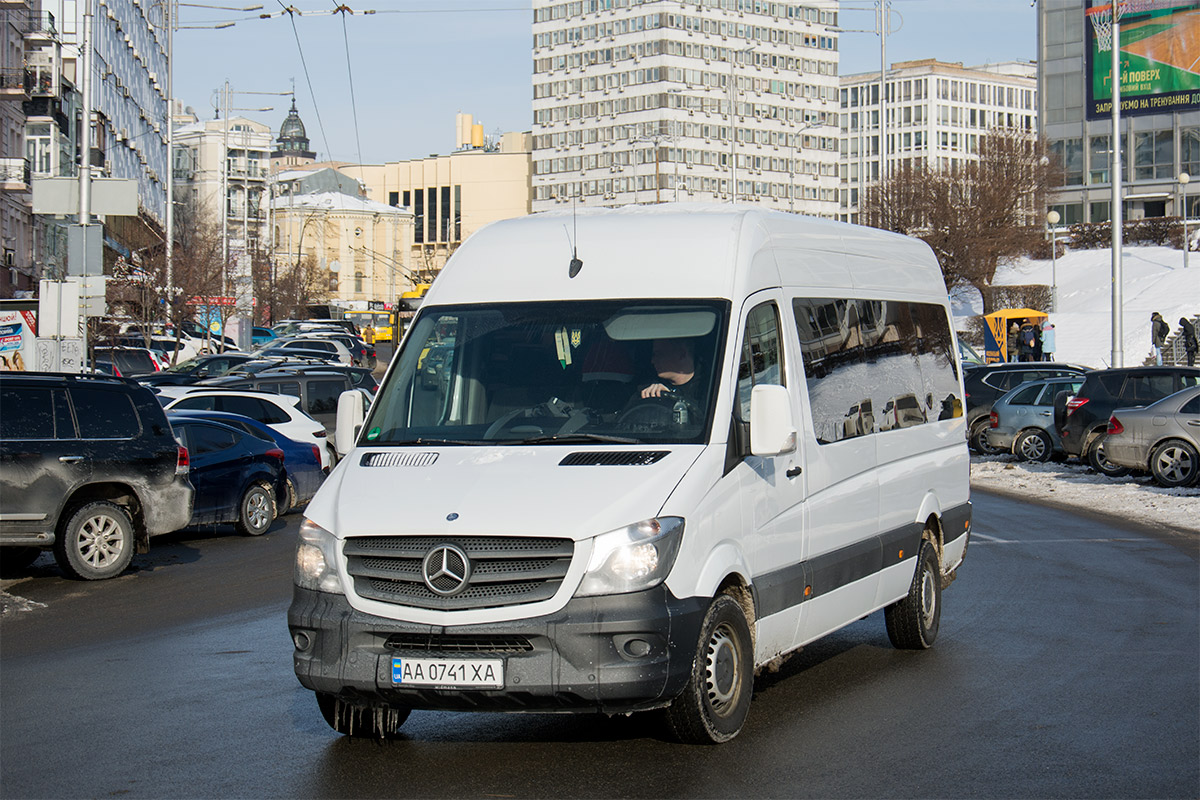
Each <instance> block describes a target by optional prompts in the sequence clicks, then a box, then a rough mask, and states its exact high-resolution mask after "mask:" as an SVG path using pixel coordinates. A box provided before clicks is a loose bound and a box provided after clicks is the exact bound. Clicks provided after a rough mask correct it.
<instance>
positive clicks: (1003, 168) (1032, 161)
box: [862, 129, 1058, 314]
mask: <svg viewBox="0 0 1200 800" xmlns="http://www.w3.org/2000/svg"><path fill="white" fill-rule="evenodd" d="M1057 169H1058V167H1057V165H1056V164H1054V163H1053V162H1052V161H1051V160H1050V159H1049V158H1048V157H1047V155H1046V148H1045V146H1044V143H1043V142H1042V141H1040V140H1038V139H1037V138H1036V137H1034V136H1033V135H1031V134H1027V133H1025V132H1022V131H1017V130H1011V129H993V130H992V131H990V132H989V133H988V134H986V135H984V136H982V137H980V140H979V160H978V161H967V162H965V163H963V164H962V165H961V166H959V167H957V168H952V169H932V168H926V167H920V166H918V167H903V168H901V169H899V170H897V171H896V172H895V173H894V174H893V175H892V176H891V177H889V178H888V179H887V180H885V181H882V182H881V183H879V184H876V185H875V186H872V187H869V188H868V189H867V190H866V192H865V193H864V198H863V205H862V213H863V221H864V222H865V223H866V224H867V225H872V226H874V227H878V228H886V229H888V230H893V231H897V232H899V233H904V234H909V235H912V236H917V237H919V238H921V239H923V240H924V241H925V242H926V243H928V244H929V246H930V247H931V248H933V251H934V253H936V254H937V257H938V260H939V261H940V262H941V265H942V272H943V274H944V275H945V277H946V285H947V286H948V287H950V288H956V287H960V286H972V287H974V288H975V289H976V290H977V291H978V292H979V294H980V297H982V299H983V311H984V313H985V314H987V313H990V312H991V311H993V310H994V309H993V305H994V303H993V296H992V281H993V279H994V278H995V276H996V268H997V266H999V264H1000V262H1001V261H1002V260H1004V259H1006V258H1012V257H1015V256H1018V255H1024V254H1027V253H1029V252H1030V251H1031V250H1032V249H1034V248H1035V247H1036V245H1037V244H1038V242H1039V241H1040V239H1041V237H1042V235H1043V232H1042V224H1041V220H1042V215H1043V213H1044V211H1045V202H1046V187H1047V186H1049V185H1051V181H1052V180H1053V179H1054V177H1055V175H1056V172H1057Z"/></svg>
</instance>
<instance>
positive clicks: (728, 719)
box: [667, 594, 754, 744]
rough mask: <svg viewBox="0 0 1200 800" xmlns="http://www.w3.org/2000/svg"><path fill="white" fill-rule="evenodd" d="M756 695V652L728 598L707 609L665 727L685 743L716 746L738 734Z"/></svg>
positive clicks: (736, 608) (736, 607)
mask: <svg viewBox="0 0 1200 800" xmlns="http://www.w3.org/2000/svg"><path fill="white" fill-rule="evenodd" d="M753 691H754V651H753V648H752V647H751V645H750V625H749V623H748V622H747V621H746V612H745V611H744V610H743V608H742V604H741V603H739V602H738V601H737V600H735V599H734V598H733V597H730V596H729V595H727V594H722V595H718V596H717V598H716V599H715V600H713V602H712V605H710V606H709V607H708V612H707V613H706V614H705V615H704V622H703V624H702V625H701V628H700V638H699V641H698V642H697V646H696V655H695V658H694V659H693V661H692V674H691V676H690V677H689V678H688V684H687V688H686V689H684V690H683V693H682V694H681V695H679V697H676V698H675V700H673V701H672V702H671V705H670V706H669V707H668V708H667V724H668V725H670V727H671V731H672V732H673V733H674V734H675V736H676V738H678V739H679V741H681V742H684V743H686V744H720V743H721V742H727V741H729V740H730V739H732V738H733V737H735V736H737V735H738V732H739V731H741V729H742V725H743V724H744V723H745V722H746V714H748V713H749V711H750V696H751V694H752V693H753Z"/></svg>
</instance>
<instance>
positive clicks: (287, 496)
mask: <svg viewBox="0 0 1200 800" xmlns="http://www.w3.org/2000/svg"><path fill="white" fill-rule="evenodd" d="M295 508H296V484H295V483H293V482H292V476H291V475H289V476H287V478H286V479H284V491H283V507H282V508H280V509H278V511H279V516H281V517H282V516H283V515H284V514H287V513H289V512H291V511H294V510H295Z"/></svg>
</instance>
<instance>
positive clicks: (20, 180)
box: [0, 158, 29, 192]
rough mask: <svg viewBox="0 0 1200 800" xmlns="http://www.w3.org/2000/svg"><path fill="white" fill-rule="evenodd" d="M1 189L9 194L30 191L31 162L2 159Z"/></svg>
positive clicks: (0, 169) (0, 159)
mask: <svg viewBox="0 0 1200 800" xmlns="http://www.w3.org/2000/svg"><path fill="white" fill-rule="evenodd" d="M0 189H3V190H4V191H7V192H27V191H29V160H28V159H24V158H0Z"/></svg>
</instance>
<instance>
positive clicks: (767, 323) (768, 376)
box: [738, 303, 786, 422]
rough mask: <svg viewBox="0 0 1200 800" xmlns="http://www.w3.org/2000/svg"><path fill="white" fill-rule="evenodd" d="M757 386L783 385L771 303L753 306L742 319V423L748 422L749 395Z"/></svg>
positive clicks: (775, 315)
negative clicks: (744, 318)
mask: <svg viewBox="0 0 1200 800" xmlns="http://www.w3.org/2000/svg"><path fill="white" fill-rule="evenodd" d="M759 384H773V385H775V386H784V385H786V384H785V383H784V377H783V361H782V358H781V356H780V352H779V310H778V309H777V308H776V307H775V304H774V303H763V304H762V305H760V306H756V307H755V308H754V309H752V310H751V311H750V314H749V315H748V316H747V317H746V330H745V333H744V334H743V336H742V358H741V361H740V362H739V363H738V419H739V420H741V421H742V422H749V421H750V393H751V390H753V389H754V387H755V386H758V385H759Z"/></svg>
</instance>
